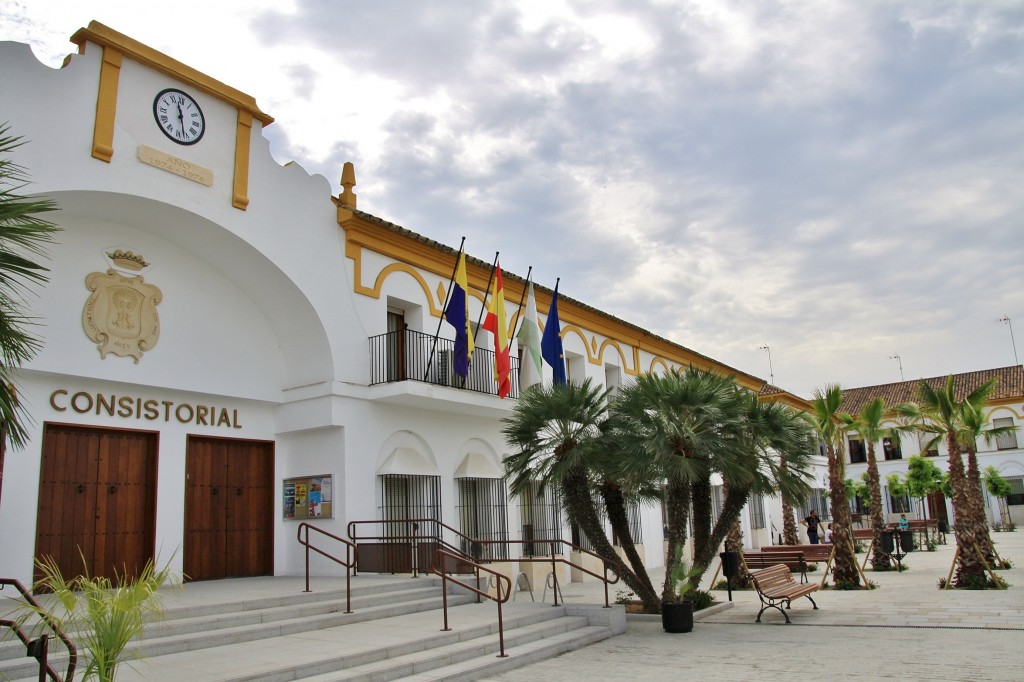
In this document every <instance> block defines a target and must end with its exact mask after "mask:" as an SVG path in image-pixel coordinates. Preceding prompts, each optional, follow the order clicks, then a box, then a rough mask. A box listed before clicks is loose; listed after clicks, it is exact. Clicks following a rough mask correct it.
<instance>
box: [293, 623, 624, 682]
mask: <svg viewBox="0 0 1024 682" xmlns="http://www.w3.org/2000/svg"><path fill="white" fill-rule="evenodd" d="M610 636H611V630H609V629H608V628H607V627H604V626H599V625H588V623H587V619H586V618H583V617H573V616H563V617H561V618H558V619H556V620H552V621H547V622H544V623H538V624H535V625H528V626H524V627H519V628H513V629H506V631H505V653H506V658H499V657H498V652H499V651H500V647H499V643H498V637H497V634H496V633H488V634H487V635H482V636H479V637H475V638H473V639H469V640H463V641H459V642H456V643H453V644H448V645H444V646H434V647H431V648H429V649H427V650H424V651H420V652H416V653H410V654H405V655H403V656H397V657H394V658H387V659H385V660H382V661H378V662H374V663H368V664H364V665H360V666H356V667H354V668H350V669H346V670H343V671H339V672H335V673H328V674H324V675H316V676H314V677H303V678H300V679H302V680H303V682H342V681H345V682H378V681H380V682H383V681H387V680H405V679H408V678H410V677H412V676H422V679H430V680H438V679H445V680H447V679H450V678H449V675H450V674H452V673H454V672H456V671H458V672H459V673H460V674H461V673H463V672H464V673H469V674H470V677H468V678H466V679H473V680H476V679H479V676H480V675H483V674H484V673H485V671H492V670H497V669H502V670H511V669H512V668H513V667H518V666H520V665H526V664H527V663H530V662H533V661H535V660H540V659H539V658H530V659H529V660H526V659H525V658H524V657H523V655H522V652H525V651H528V650H529V651H533V650H539V651H545V650H548V648H547V647H546V646H541V647H536V646H533V645H536V644H547V643H554V642H558V643H561V644H565V646H562V647H556V648H557V653H561V652H563V651H568V650H570V648H578V647H579V646H586V645H587V644H590V643H593V642H596V641H599V640H600V639H604V638H606V637H610ZM569 643H575V646H571V647H570V646H569ZM552 650H554V649H552ZM488 674H490V673H488Z"/></svg>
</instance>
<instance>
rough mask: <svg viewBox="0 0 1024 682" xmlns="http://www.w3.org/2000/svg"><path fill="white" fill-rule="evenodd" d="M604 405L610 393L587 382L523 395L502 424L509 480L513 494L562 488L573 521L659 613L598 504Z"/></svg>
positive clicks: (644, 579)
mask: <svg viewBox="0 0 1024 682" xmlns="http://www.w3.org/2000/svg"><path fill="white" fill-rule="evenodd" d="M606 404H607V391H603V390H601V389H600V388H598V387H596V386H594V384H593V383H592V382H591V381H590V380H589V379H587V380H586V381H584V382H583V384H581V385H576V384H558V385H551V386H540V385H537V386H532V387H530V388H529V389H527V390H526V391H524V392H523V393H522V395H521V396H520V397H519V400H518V402H517V404H516V406H515V409H514V411H513V414H512V416H511V417H509V418H506V419H504V420H502V421H503V422H504V423H505V425H506V426H505V428H504V429H503V430H502V433H503V434H504V436H505V440H506V442H507V443H508V445H509V446H510V447H512V448H514V449H515V452H514V453H513V454H512V455H510V456H509V457H507V458H506V459H505V477H506V479H507V480H508V481H509V488H510V490H511V491H512V492H513V493H515V494H522V493H523V492H525V491H526V490H527V489H529V487H530V486H531V485H532V484H533V482H535V481H540V482H541V483H542V484H543V485H555V486H558V487H559V488H560V489H561V491H562V500H563V503H564V505H565V507H566V511H567V512H568V515H569V520H570V521H571V522H572V523H574V524H576V525H577V526H579V528H580V530H581V531H582V532H583V534H584V535H586V537H587V538H588V539H589V540H590V542H591V543H592V545H593V547H594V549H595V551H596V552H597V554H599V555H600V556H601V558H602V559H604V560H605V561H606V562H608V564H610V565H611V566H612V568H613V569H614V570H615V573H616V574H617V575H619V576H620V577H621V578H622V579H623V581H624V582H625V583H626V584H627V585H628V586H629V587H630V589H632V590H633V592H634V593H635V594H636V595H637V597H639V598H640V599H641V600H642V601H643V602H644V605H645V607H647V608H648V609H650V608H654V609H655V612H657V608H658V606H657V605H658V603H659V601H658V596H657V594H656V593H655V592H654V588H653V586H652V585H651V582H650V579H649V578H648V577H647V574H646V572H643V574H642V577H641V576H639V575H637V573H636V572H634V571H633V570H630V569H629V567H627V566H626V564H625V563H624V562H623V561H622V559H621V558H620V557H619V555H618V554H617V553H616V552H615V548H614V547H612V545H611V543H610V542H609V541H608V537H607V535H606V534H605V530H604V524H603V522H602V521H601V517H600V515H599V514H598V511H597V507H596V505H595V504H594V496H593V492H592V482H593V480H594V478H595V469H594V467H596V466H599V464H600V461H601V459H600V452H601V449H602V448H603V447H605V446H606V442H605V438H604V435H603V433H602V423H603V422H604V421H605V419H606Z"/></svg>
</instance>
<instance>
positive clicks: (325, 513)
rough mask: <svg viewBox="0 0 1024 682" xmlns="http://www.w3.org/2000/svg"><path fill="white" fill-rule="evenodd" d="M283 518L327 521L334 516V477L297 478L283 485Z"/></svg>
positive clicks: (288, 480)
mask: <svg viewBox="0 0 1024 682" xmlns="http://www.w3.org/2000/svg"><path fill="white" fill-rule="evenodd" d="M283 486H284V488H283V493H284V494H283V496H282V498H283V500H284V518H286V519H329V518H332V517H333V516H334V505H333V502H334V476H332V475H331V474H319V475H317V476H298V477H296V478H286V479H284V483H283Z"/></svg>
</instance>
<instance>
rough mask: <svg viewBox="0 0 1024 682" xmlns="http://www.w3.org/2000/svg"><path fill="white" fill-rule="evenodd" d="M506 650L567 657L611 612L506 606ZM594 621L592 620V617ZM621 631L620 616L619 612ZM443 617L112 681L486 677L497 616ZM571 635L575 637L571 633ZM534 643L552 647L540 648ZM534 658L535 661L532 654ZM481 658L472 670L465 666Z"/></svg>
mask: <svg viewBox="0 0 1024 682" xmlns="http://www.w3.org/2000/svg"><path fill="white" fill-rule="evenodd" d="M504 616H505V617H504V623H505V646H506V651H509V652H512V651H518V652H520V653H517V654H516V657H515V660H516V661H521V662H520V663H518V665H525V664H526V663H529V662H532V661H533V660H538V659H537V658H536V656H542V655H543V652H555V653H560V652H561V651H567V650H570V649H572V648H578V647H579V646H585V645H586V644H589V643H592V642H594V641H597V640H599V639H603V638H605V637H609V636H611V635H612V634H614V633H613V630H612V625H611V618H610V616H609V612H608V611H607V610H604V609H599V608H597V607H593V608H592V609H591V610H590V611H589V612H588V611H587V610H586V608H585V607H578V606H576V607H568V608H566V607H559V608H552V607H550V606H547V605H543V604H531V605H522V606H519V607H509V608H507V609H506V610H505V614H504ZM595 616H596V617H595ZM619 616H620V619H621V622H620V626H621V627H624V624H625V618H624V615H623V614H622V613H621V610H620V612H619ZM443 622H444V619H443V613H442V612H441V611H434V612H429V613H428V612H423V613H412V614H406V615H402V616H395V617H392V618H387V619H382V620H378V621H373V622H366V623H360V624H351V625H345V626H339V627H334V628H328V629H325V630H318V631H311V632H306V633H300V634H298V635H291V636H283V637H279V638H274V639H269V640H261V641H259V642H245V643H239V644H236V645H231V646H225V647H220V648H218V649H207V650H204V651H202V652H193V653H179V654H172V655H168V656H161V657H155V658H149V659H147V660H145V661H143V662H140V663H139V664H137V665H135V666H134V668H135V669H134V670H127V669H125V670H123V671H121V672H119V673H118V682H134V681H135V680H140V681H141V680H147V681H148V682H172V681H175V682H176V681H178V680H181V679H188V680H189V682H214V681H217V682H252V681H255V680H261V681H264V682H279V681H280V682H284V681H286V680H304V681H306V682H317V681H318V680H335V679H337V680H346V679H354V680H388V679H399V678H402V677H403V676H405V675H409V674H415V673H417V672H421V671H424V670H429V669H431V668H443V667H446V666H453V665H460V664H462V665H466V666H467V668H466V669H467V670H486V669H488V667H489V666H491V665H493V664H494V663H495V662H499V665H501V664H500V662H501V661H505V660H506V659H499V658H497V657H496V655H497V653H498V650H499V642H498V629H497V609H496V607H495V605H494V604H493V603H484V604H468V605H463V606H458V607H451V608H449V625H450V627H451V628H452V629H451V630H449V631H443V630H442V629H441V628H442V626H443ZM570 633H576V634H570ZM535 642H550V643H551V646H550V647H540V648H538V647H537V646H536V645H535V644H534V643H535ZM534 651H539V652H541V653H539V654H532V655H531V654H530V652H534ZM469 659H479V660H478V661H477V663H475V664H470V663H466V661H468V660H469ZM505 665H508V664H505Z"/></svg>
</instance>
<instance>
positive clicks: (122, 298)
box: [82, 249, 163, 364]
mask: <svg viewBox="0 0 1024 682" xmlns="http://www.w3.org/2000/svg"><path fill="white" fill-rule="evenodd" d="M104 255H105V256H106V257H107V260H108V262H109V264H110V268H108V269H107V271H106V272H105V273H104V272H93V273H90V274H89V275H88V276H86V278H85V286H86V287H87V288H88V289H89V291H91V292H92V294H91V295H90V296H89V300H88V301H86V302H85V308H84V309H83V310H82V327H83V328H84V329H85V335H86V336H88V337H89V339H91V340H92V341H93V342H94V343H95V344H96V348H98V349H99V351H100V357H101V358H106V357H107V354H108V353H113V354H114V355H117V356H120V357H126V356H131V357H132V358H134V359H135V363H136V364H138V362H139V360H140V359H142V354H143V353H144V352H146V351H148V350H152V348H153V347H154V346H155V345H156V342H157V340H158V339H159V338H160V318H159V316H158V315H157V312H156V307H157V305H159V303H160V301H161V300H162V299H163V294H162V293H161V292H160V289H159V288H157V287H156V286H154V285H152V284H147V283H146V281H145V279H144V278H143V277H142V272H143V271H145V270H146V269H147V268H148V267H149V265H150V264H149V263H147V262H146V259H145V258H143V257H142V255H141V254H137V253H134V252H132V251H129V250H127V249H116V250H113V251H109V252H105V253H104Z"/></svg>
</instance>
